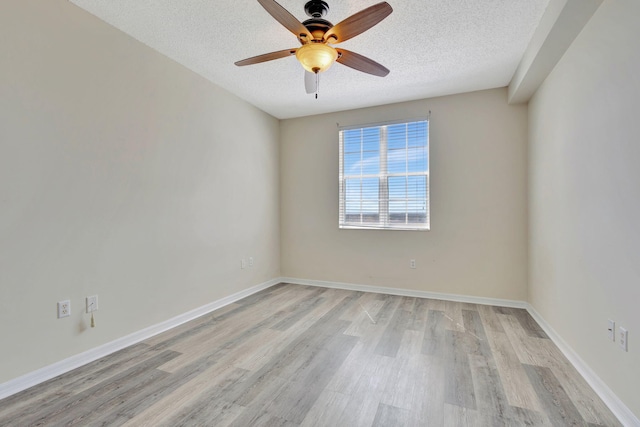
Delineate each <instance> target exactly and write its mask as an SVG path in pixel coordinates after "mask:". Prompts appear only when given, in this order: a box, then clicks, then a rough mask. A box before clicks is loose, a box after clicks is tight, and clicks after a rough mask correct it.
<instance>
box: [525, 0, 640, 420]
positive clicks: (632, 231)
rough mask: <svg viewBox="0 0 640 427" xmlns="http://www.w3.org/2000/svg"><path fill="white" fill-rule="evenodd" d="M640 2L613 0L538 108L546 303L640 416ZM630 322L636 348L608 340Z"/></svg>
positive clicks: (538, 202) (539, 257) (532, 285)
mask: <svg viewBox="0 0 640 427" xmlns="http://www.w3.org/2000/svg"><path fill="white" fill-rule="evenodd" d="M638 17H640V3H639V2H638V1H636V0H617V1H605V2H604V3H603V4H602V6H601V7H600V9H598V11H597V12H596V14H595V15H594V17H593V18H592V20H591V21H590V22H589V23H588V24H587V26H586V27H585V29H584V30H583V32H582V33H581V34H580V36H579V37H578V38H577V39H576V40H575V42H574V44H573V45H572V46H571V48H570V49H569V50H568V51H567V53H566V54H565V56H564V57H563V59H562V60H561V62H560V63H559V64H558V65H557V66H556V68H555V69H554V71H553V72H552V73H551V75H550V76H549V77H548V78H547V80H546V81H545V83H544V84H543V85H542V87H541V88H540V89H539V90H538V92H537V93H536V95H535V97H534V99H533V100H532V101H531V103H530V105H529V114H530V122H529V127H530V153H529V158H530V161H529V170H530V178H529V179H530V190H529V194H530V197H529V206H530V232H529V236H530V242H531V244H530V279H529V299H530V302H531V303H532V304H533V306H534V307H535V309H536V310H537V311H538V312H539V313H540V314H541V315H542V316H543V317H544V319H545V320H546V321H547V322H548V323H549V324H550V325H551V326H552V327H553V328H554V329H555V330H556V332H558V333H559V334H560V336H562V337H563V338H564V340H565V341H566V342H567V343H568V344H569V345H570V346H571V347H572V348H573V349H574V350H575V351H576V352H577V353H578V354H579V355H580V357H581V358H582V359H584V361H585V362H586V363H587V364H588V365H589V366H590V367H591V368H592V369H593V370H594V371H595V372H596V373H597V375H598V376H600V378H601V379H602V380H604V381H605V382H606V383H607V385H608V386H609V387H610V388H611V389H612V390H613V391H614V392H615V393H616V394H617V396H618V397H620V398H621V399H622V400H623V401H624V403H625V404H626V405H627V406H628V407H629V408H630V409H631V410H632V411H633V412H634V413H635V414H636V416H640V392H639V386H638V384H640V356H639V352H640V339H639V338H640V310H639V309H638V304H639V303H640V164H639V162H640V77H639V76H640V74H639V73H638V71H639V70H640V43H639V42H638V41H639V40H640V26H638ZM607 319H613V320H615V321H617V324H618V325H619V326H624V327H626V328H627V329H628V330H629V352H628V353H624V352H623V351H621V350H620V349H619V348H618V345H617V342H616V343H613V342H611V341H609V340H608V339H607V333H606V332H607Z"/></svg>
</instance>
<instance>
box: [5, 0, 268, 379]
mask: <svg viewBox="0 0 640 427" xmlns="http://www.w3.org/2000/svg"><path fill="white" fill-rule="evenodd" d="M1 9H2V11H1V13H0V40H1V42H0V43H1V45H2V49H1V50H2V53H1V54H0V204H1V209H0V337H1V338H2V344H1V345H0V347H1V348H2V350H1V355H0V358H1V363H0V383H2V382H4V381H6V380H9V379H12V378H15V377H17V376H19V375H21V374H24V373H27V372H30V371H33V370H35V369H37V368H40V367H42V366H45V365H47V364H50V363H53V362H56V361H59V360H61V359H64V358H66V357H69V356H71V355H74V354H77V353H80V352H82V351H84V350H87V349H90V348H93V347H96V346H98V345H100V344H103V343H106V342H109V341H111V340H114V339H116V338H120V337H123V336H125V335H127V334H129V333H132V332H134V331H138V330H140V329H142V328H144V327H146V326H149V325H153V324H156V323H158V322H160V321H163V320H166V319H169V318H171V317H173V316H175V315H178V314H182V313H184V312H186V311H189V310H190V309H193V308H196V307H199V306H202V305H205V304H207V303H209V302H212V301H215V300H217V299H219V298H221V297H224V296H227V295H230V294H232V293H235V292H237V291H240V290H243V289H246V288H248V287H250V286H253V285H256V284H259V283H262V282H264V281H267V280H269V279H272V278H274V277H278V276H279V275H280V271H279V266H280V260H279V228H278V226H279V220H278V218H279V194H278V193H279V187H278V168H279V167H278V161H279V158H278V141H279V124H278V121H277V120H276V119H274V118H273V117H271V116H269V115H267V114H265V113H263V112H261V111H259V110H258V109H256V108H254V107H252V106H250V105H249V104H247V103H245V102H243V101H240V100H239V99H238V98H236V97H235V96H232V95H231V94H229V93H227V92H225V91H224V90H222V89H220V88H218V87H216V86H214V85H212V84H211V83H209V82H207V81H205V80H204V79H203V78H201V77H199V76H197V75H196V74H194V73H192V72H190V71H188V70H186V69H185V68H184V67H182V66H180V65H178V64H176V63H174V62H173V61H171V60H169V59H167V58H166V57H163V56H161V55H160V54H158V53H156V52H155V51H152V50H151V49H149V48H148V47H146V46H144V45H142V44H141V43H139V42H137V41H135V40H133V39H131V38H130V37H128V36H126V35H124V34H123V33H120V32H119V31H117V30H115V29H114V28H112V27H110V26H108V25H107V24H105V23H103V22H102V21H100V20H98V19H97V18H94V17H93V16H91V15H89V14H88V13H86V12H84V11H82V10H80V9H78V8H77V7H76V6H73V5H72V4H71V3H69V2H67V1H65V0H47V1H41V0H9V1H7V0H3V3H2V7H1ZM243 256H245V257H247V256H253V257H254V258H255V260H256V263H255V266H254V268H253V269H246V270H240V259H241V257H243ZM93 294H98V295H99V300H100V310H99V311H98V312H97V313H96V314H97V316H96V320H97V327H96V328H95V329H87V326H88V316H87V315H86V314H84V313H83V305H84V297H85V296H87V295H93ZM66 298H70V299H71V302H72V316H71V317H69V318H65V319H60V320H58V319H56V302H57V301H58V300H62V299H66Z"/></svg>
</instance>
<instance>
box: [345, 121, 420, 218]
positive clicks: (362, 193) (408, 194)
mask: <svg viewBox="0 0 640 427" xmlns="http://www.w3.org/2000/svg"><path fill="white" fill-rule="evenodd" d="M427 132H428V122H427V121H420V122H412V123H401V124H395V125H387V126H386V127H384V128H382V127H369V128H362V129H352V130H345V131H343V141H344V163H343V168H344V169H343V171H344V178H345V193H346V194H345V195H346V197H345V213H346V214H347V216H352V215H356V214H358V215H377V214H379V210H380V199H381V185H380V184H381V180H382V179H384V177H385V175H386V179H387V183H386V185H387V191H388V209H389V217H390V220H391V222H394V218H397V217H398V216H399V215H401V216H402V222H405V220H407V217H406V216H405V215H409V216H416V215H417V216H423V215H424V216H426V209H427V176H428V172H429V161H428V147H427V144H428V142H427V141H428V139H427ZM383 133H385V134H384V135H383ZM381 141H383V142H382V143H381ZM384 141H386V146H384V147H383V146H381V145H382V144H384ZM384 152H386V156H385V158H384V159H382V160H383V161H381V158H380V156H381V153H384ZM384 168H386V174H385V173H384V170H383V169H384ZM372 219H373V218H372Z"/></svg>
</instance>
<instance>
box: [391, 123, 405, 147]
mask: <svg viewBox="0 0 640 427" xmlns="http://www.w3.org/2000/svg"><path fill="white" fill-rule="evenodd" d="M406 127H407V125H406V124H404V123H402V124H399V125H390V126H387V139H388V144H387V147H388V148H389V149H394V148H405V147H406V146H407V131H406Z"/></svg>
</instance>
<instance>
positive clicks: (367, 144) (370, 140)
mask: <svg viewBox="0 0 640 427" xmlns="http://www.w3.org/2000/svg"><path fill="white" fill-rule="evenodd" d="M362 150H363V151H380V128H377V127H375V128H365V129H363V130H362Z"/></svg>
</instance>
